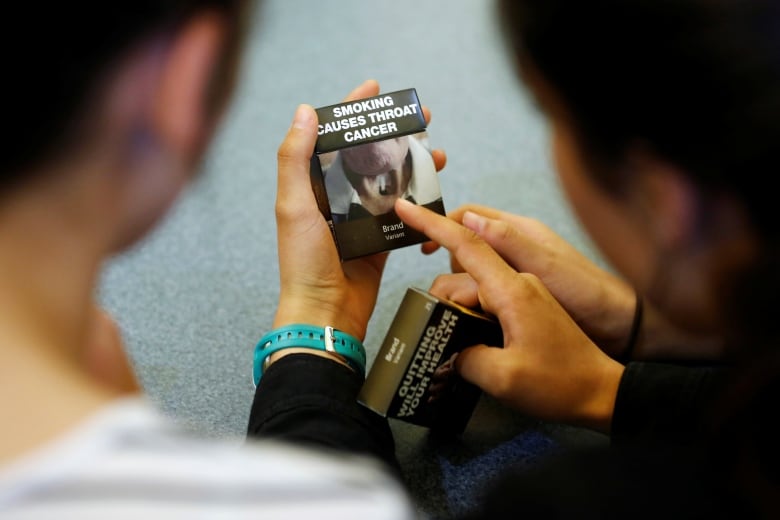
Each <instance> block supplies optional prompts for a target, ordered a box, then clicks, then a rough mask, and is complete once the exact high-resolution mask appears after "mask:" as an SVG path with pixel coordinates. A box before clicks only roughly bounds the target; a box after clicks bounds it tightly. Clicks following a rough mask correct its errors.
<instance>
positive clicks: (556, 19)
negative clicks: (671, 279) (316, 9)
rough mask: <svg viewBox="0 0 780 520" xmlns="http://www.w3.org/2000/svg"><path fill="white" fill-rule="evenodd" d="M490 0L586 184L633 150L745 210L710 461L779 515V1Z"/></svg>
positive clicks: (607, 179) (730, 282)
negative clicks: (569, 136) (558, 106)
mask: <svg viewBox="0 0 780 520" xmlns="http://www.w3.org/2000/svg"><path fill="white" fill-rule="evenodd" d="M499 4H500V7H501V10H500V14H501V21H502V25H503V29H504V35H505V36H506V37H507V40H508V43H509V45H510V46H511V48H512V49H513V50H514V53H515V55H516V56H517V57H518V59H519V64H520V70H523V69H524V66H529V67H530V69H532V71H533V72H538V74H539V76H540V77H541V78H542V79H543V80H544V81H545V83H546V84H548V85H550V87H551V89H552V90H553V91H554V93H555V94H557V96H558V98H559V99H560V100H561V102H562V104H563V105H564V109H565V111H566V113H567V115H568V116H569V117H570V120H571V121H570V122H571V123H572V124H573V126H574V130H575V132H576V134H577V139H578V141H579V144H580V147H581V150H582V152H583V153H584V156H585V161H586V162H587V163H588V166H589V168H588V173H589V174H590V175H592V176H593V178H594V180H595V181H596V182H598V183H600V185H601V186H603V187H604V188H605V189H607V190H613V191H612V192H613V193H616V192H618V191H619V190H620V187H621V185H622V182H621V181H622V179H623V177H622V176H624V175H628V174H629V173H628V171H629V169H627V168H621V167H620V166H621V163H622V161H624V160H625V159H626V158H627V155H626V154H627V152H630V151H631V150H632V148H633V147H634V146H635V145H640V146H643V147H647V148H649V149H650V150H651V151H652V152H653V153H655V154H657V155H659V156H660V157H662V158H663V159H665V160H667V161H670V162H672V163H674V164H676V165H679V166H681V167H682V169H683V171H684V172H685V174H686V175H688V176H689V177H690V178H691V179H692V180H693V182H695V183H696V184H697V186H699V187H700V188H701V189H702V190H703V192H704V193H705V194H710V195H717V194H722V193H728V194H730V195H733V196H735V197H737V198H738V199H739V200H740V202H741V205H742V208H743V209H744V210H745V211H746V212H747V214H748V216H749V218H750V220H751V224H752V228H753V230H754V231H755V233H756V235H757V236H758V237H759V242H760V244H759V247H760V251H759V252H758V254H757V255H756V257H755V259H754V261H753V263H752V264H751V265H750V266H749V267H748V268H746V269H745V270H744V271H742V272H739V273H730V275H729V276H728V277H725V278H726V279H724V280H723V281H722V282H721V287H719V288H718V289H719V290H720V305H721V313H722V318H723V323H724V328H725V331H724V332H725V337H724V339H725V340H726V341H727V345H728V346H729V347H730V348H731V350H730V353H731V354H732V356H733V357H734V358H735V359H736V360H737V361H738V363H736V367H735V368H737V370H735V373H734V374H733V378H732V382H731V383H732V384H731V385H730V388H729V389H727V390H726V393H725V394H724V396H723V397H724V398H723V399H721V400H719V401H718V405H719V410H715V411H713V413H714V414H715V417H714V418H713V419H714V423H715V425H716V431H717V432H718V433H716V442H715V444H714V452H715V453H716V455H715V456H714V457H713V460H720V461H721V462H722V464H721V466H722V467H723V468H725V469H726V471H728V472H731V478H732V480H730V481H728V482H730V483H731V484H732V485H734V486H736V487H738V488H739V491H738V492H741V493H743V496H746V497H751V499H750V500H751V502H752V504H751V505H752V506H755V507H757V508H761V507H767V508H768V510H775V509H777V499H776V496H775V495H774V494H773V491H772V490H773V488H772V487H771V486H772V485H773V484H774V483H775V482H776V471H775V470H776V467H773V466H772V467H770V465H769V464H770V463H767V462H766V461H773V460H774V459H773V458H772V457H773V454H772V450H773V444H772V442H774V439H771V435H770V434H768V433H767V432H768V431H770V429H769V428H768V426H767V421H769V419H767V417H768V416H769V415H771V412H769V414H768V413H767V412H768V411H769V410H771V409H772V405H773V404H774V403H775V402H776V399H777V398H778V396H779V395H780V383H778V381H780V376H779V374H780V349H779V347H780V327H778V326H777V316H776V314H777V310H776V309H777V301H778V294H780V268H778V258H780V248H778V243H777V242H778V236H777V235H778V225H777V222H778V221H779V220H778V215H777V208H778V204H777V202H776V201H777V198H778V197H777V195H776V193H775V191H774V190H773V189H770V183H771V181H772V176H773V175H774V174H775V172H776V171H777V170H778V165H777V164H778V160H780V146H778V141H780V2H777V1H776V0H500V2H499ZM773 399H774V400H775V401H773ZM775 451H776V450H775ZM759 484H760V485H759ZM746 486H749V487H750V489H746ZM776 513H777V512H776V511H774V516H776ZM770 516H771V515H770Z"/></svg>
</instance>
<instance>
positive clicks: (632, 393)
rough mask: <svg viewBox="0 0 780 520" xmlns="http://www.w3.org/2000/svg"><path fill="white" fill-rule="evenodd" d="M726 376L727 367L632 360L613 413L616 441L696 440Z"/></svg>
mask: <svg viewBox="0 0 780 520" xmlns="http://www.w3.org/2000/svg"><path fill="white" fill-rule="evenodd" d="M724 377H725V372H724V369H723V368H721V367H691V366H679V365H671V364H664V363H629V364H628V365H627V366H626V369H625V371H624V373H623V377H622V379H621V380H620V386H619V387H618V393H617V398H616V401H615V410H614V412H613V415H612V433H611V438H612V444H613V445H620V444H625V443H629V442H630V443H636V442H640V443H651V442H659V441H660V442H667V443H671V444H681V445H685V444H691V443H695V442H696V441H697V439H700V438H701V437H700V435H701V434H702V433H704V428H705V422H704V421H705V417H706V414H707V413H708V411H709V407H710V405H711V403H712V401H713V399H714V398H715V396H716V394H717V393H718V391H719V390H720V389H721V383H722V381H723V379H724Z"/></svg>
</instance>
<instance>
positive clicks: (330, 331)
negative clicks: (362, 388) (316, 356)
mask: <svg viewBox="0 0 780 520" xmlns="http://www.w3.org/2000/svg"><path fill="white" fill-rule="evenodd" d="M286 348H311V349H315V350H322V351H326V352H334V353H336V354H339V355H341V356H343V357H344V359H345V360H346V362H347V363H348V364H349V366H351V367H352V368H353V369H354V370H355V372H357V373H358V374H360V376H361V377H365V375H366V349H365V348H364V347H363V343H361V342H360V340H359V339H357V338H356V337H354V336H350V335H349V334H347V333H346V332H341V331H340V330H336V329H334V328H333V327H316V326H314V325H305V324H302V323H296V324H293V325H286V326H284V327H279V328H278V329H274V330H272V331H271V332H269V333H268V334H266V335H265V336H263V337H262V338H261V339H260V341H259V342H258V343H257V345H256V346H255V360H254V367H253V370H252V381H253V382H254V384H255V386H257V384H258V383H259V382H260V378H261V377H263V371H264V370H265V368H266V362H267V361H268V356H270V355H271V354H273V353H274V352H278V351H280V350H284V349H286Z"/></svg>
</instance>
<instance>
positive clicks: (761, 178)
mask: <svg viewBox="0 0 780 520" xmlns="http://www.w3.org/2000/svg"><path fill="white" fill-rule="evenodd" d="M501 7H502V20H503V22H504V28H505V34H506V35H507V36H508V39H509V41H510V45H511V46H512V47H513V49H514V50H515V52H516V53H517V55H518V56H520V57H521V62H522V61H523V60H530V62H531V63H532V64H533V66H534V67H535V68H536V69H537V70H538V71H539V72H540V73H541V75H542V76H543V77H544V78H545V79H546V80H547V81H548V82H549V83H550V84H551V85H552V86H553V88H554V89H555V90H556V91H557V92H558V94H559V95H560V97H561V98H562V99H563V100H564V103H565V105H566V108H567V109H568V110H569V112H570V113H571V115H572V118H573V120H574V125H575V126H576V130H577V132H578V136H579V139H580V141H581V142H582V143H583V145H584V148H585V150H587V152H588V154H589V157H588V159H589V160H590V161H592V162H593V163H594V164H598V165H599V166H600V167H599V168H593V173H594V174H598V175H602V176H603V177H600V178H599V181H601V182H602V184H603V185H604V186H606V187H610V186H611V187H613V188H614V187H619V184H620V183H619V180H620V179H619V172H618V171H617V170H618V169H617V168H614V166H616V165H618V164H620V161H621V160H622V159H623V158H624V154H625V152H626V151H627V150H628V149H629V147H631V146H632V145H634V144H641V145H645V146H648V147H649V148H650V149H651V150H652V151H653V152H654V153H657V154H658V155H660V156H661V157H663V158H664V159H666V160H669V161H671V162H673V163H675V164H678V165H680V166H682V167H683V168H685V169H686V170H687V172H688V173H689V174H690V175H691V176H692V177H693V178H695V181H696V182H697V183H698V184H699V185H700V186H703V187H705V188H709V189H712V190H713V191H716V192H717V191H718V190H729V191H731V192H736V193H737V194H738V195H739V196H740V197H741V198H742V199H743V200H744V202H745V205H746V207H748V208H749V210H750V212H751V216H752V218H753V223H754V225H755V226H756V228H757V229H759V230H760V231H761V232H763V233H765V234H768V235H774V234H775V233H776V232H777V226H776V224H775V223H776V222H777V215H776V211H775V206H776V202H775V199H776V195H775V194H774V193H773V192H772V190H768V189H767V186H766V183H767V182H768V181H769V179H770V176H771V175H772V173H773V172H774V171H776V170H777V166H776V164H777V161H778V151H779V150H778V140H779V139H780V3H778V2H775V1H772V0H631V1H625V0H586V1H569V0H502V1H501ZM605 166H606V167H605Z"/></svg>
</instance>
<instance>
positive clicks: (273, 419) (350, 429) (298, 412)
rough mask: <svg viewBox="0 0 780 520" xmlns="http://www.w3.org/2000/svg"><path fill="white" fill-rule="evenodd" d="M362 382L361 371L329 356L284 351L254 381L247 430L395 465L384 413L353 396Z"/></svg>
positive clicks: (248, 433) (257, 434)
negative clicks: (257, 380) (363, 455)
mask: <svg viewBox="0 0 780 520" xmlns="http://www.w3.org/2000/svg"><path fill="white" fill-rule="evenodd" d="M362 384H363V378H362V377H361V376H359V375H358V374H357V373H355V372H354V371H353V370H352V369H350V368H348V367H345V366H343V365H342V364H341V363H338V362H334V361H333V360H330V359H324V358H322V357H318V356H313V355H310V354H304V353H298V354H294V355H288V356H285V357H284V358H283V359H281V360H279V361H277V362H275V363H273V364H272V365H271V366H270V367H269V368H268V370H267V371H266V372H265V374H264V375H263V378H262V379H261V380H260V384H259V385H258V386H257V390H256V392H255V399H254V402H253V403H252V410H251V413H250V416H249V426H248V429H247V435H248V436H249V437H269V438H280V439H285V440H288V441H293V442H298V443H303V444H310V445H317V446H320V447H325V448H328V449H336V450H341V451H345V452H350V453H360V454H367V455H371V456H374V457H376V458H378V459H380V460H382V461H383V462H385V463H386V464H387V465H388V466H390V467H391V468H393V469H394V470H396V471H398V462H397V460H396V458H395V444H394V441H393V436H392V433H391V431H390V428H389V426H388V424H387V419H386V418H384V417H382V416H380V415H379V414H377V413H375V412H373V411H371V410H369V409H368V408H366V407H364V406H362V405H361V404H359V403H358V402H357V394H358V392H359V391H360V387H361V385H362Z"/></svg>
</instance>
